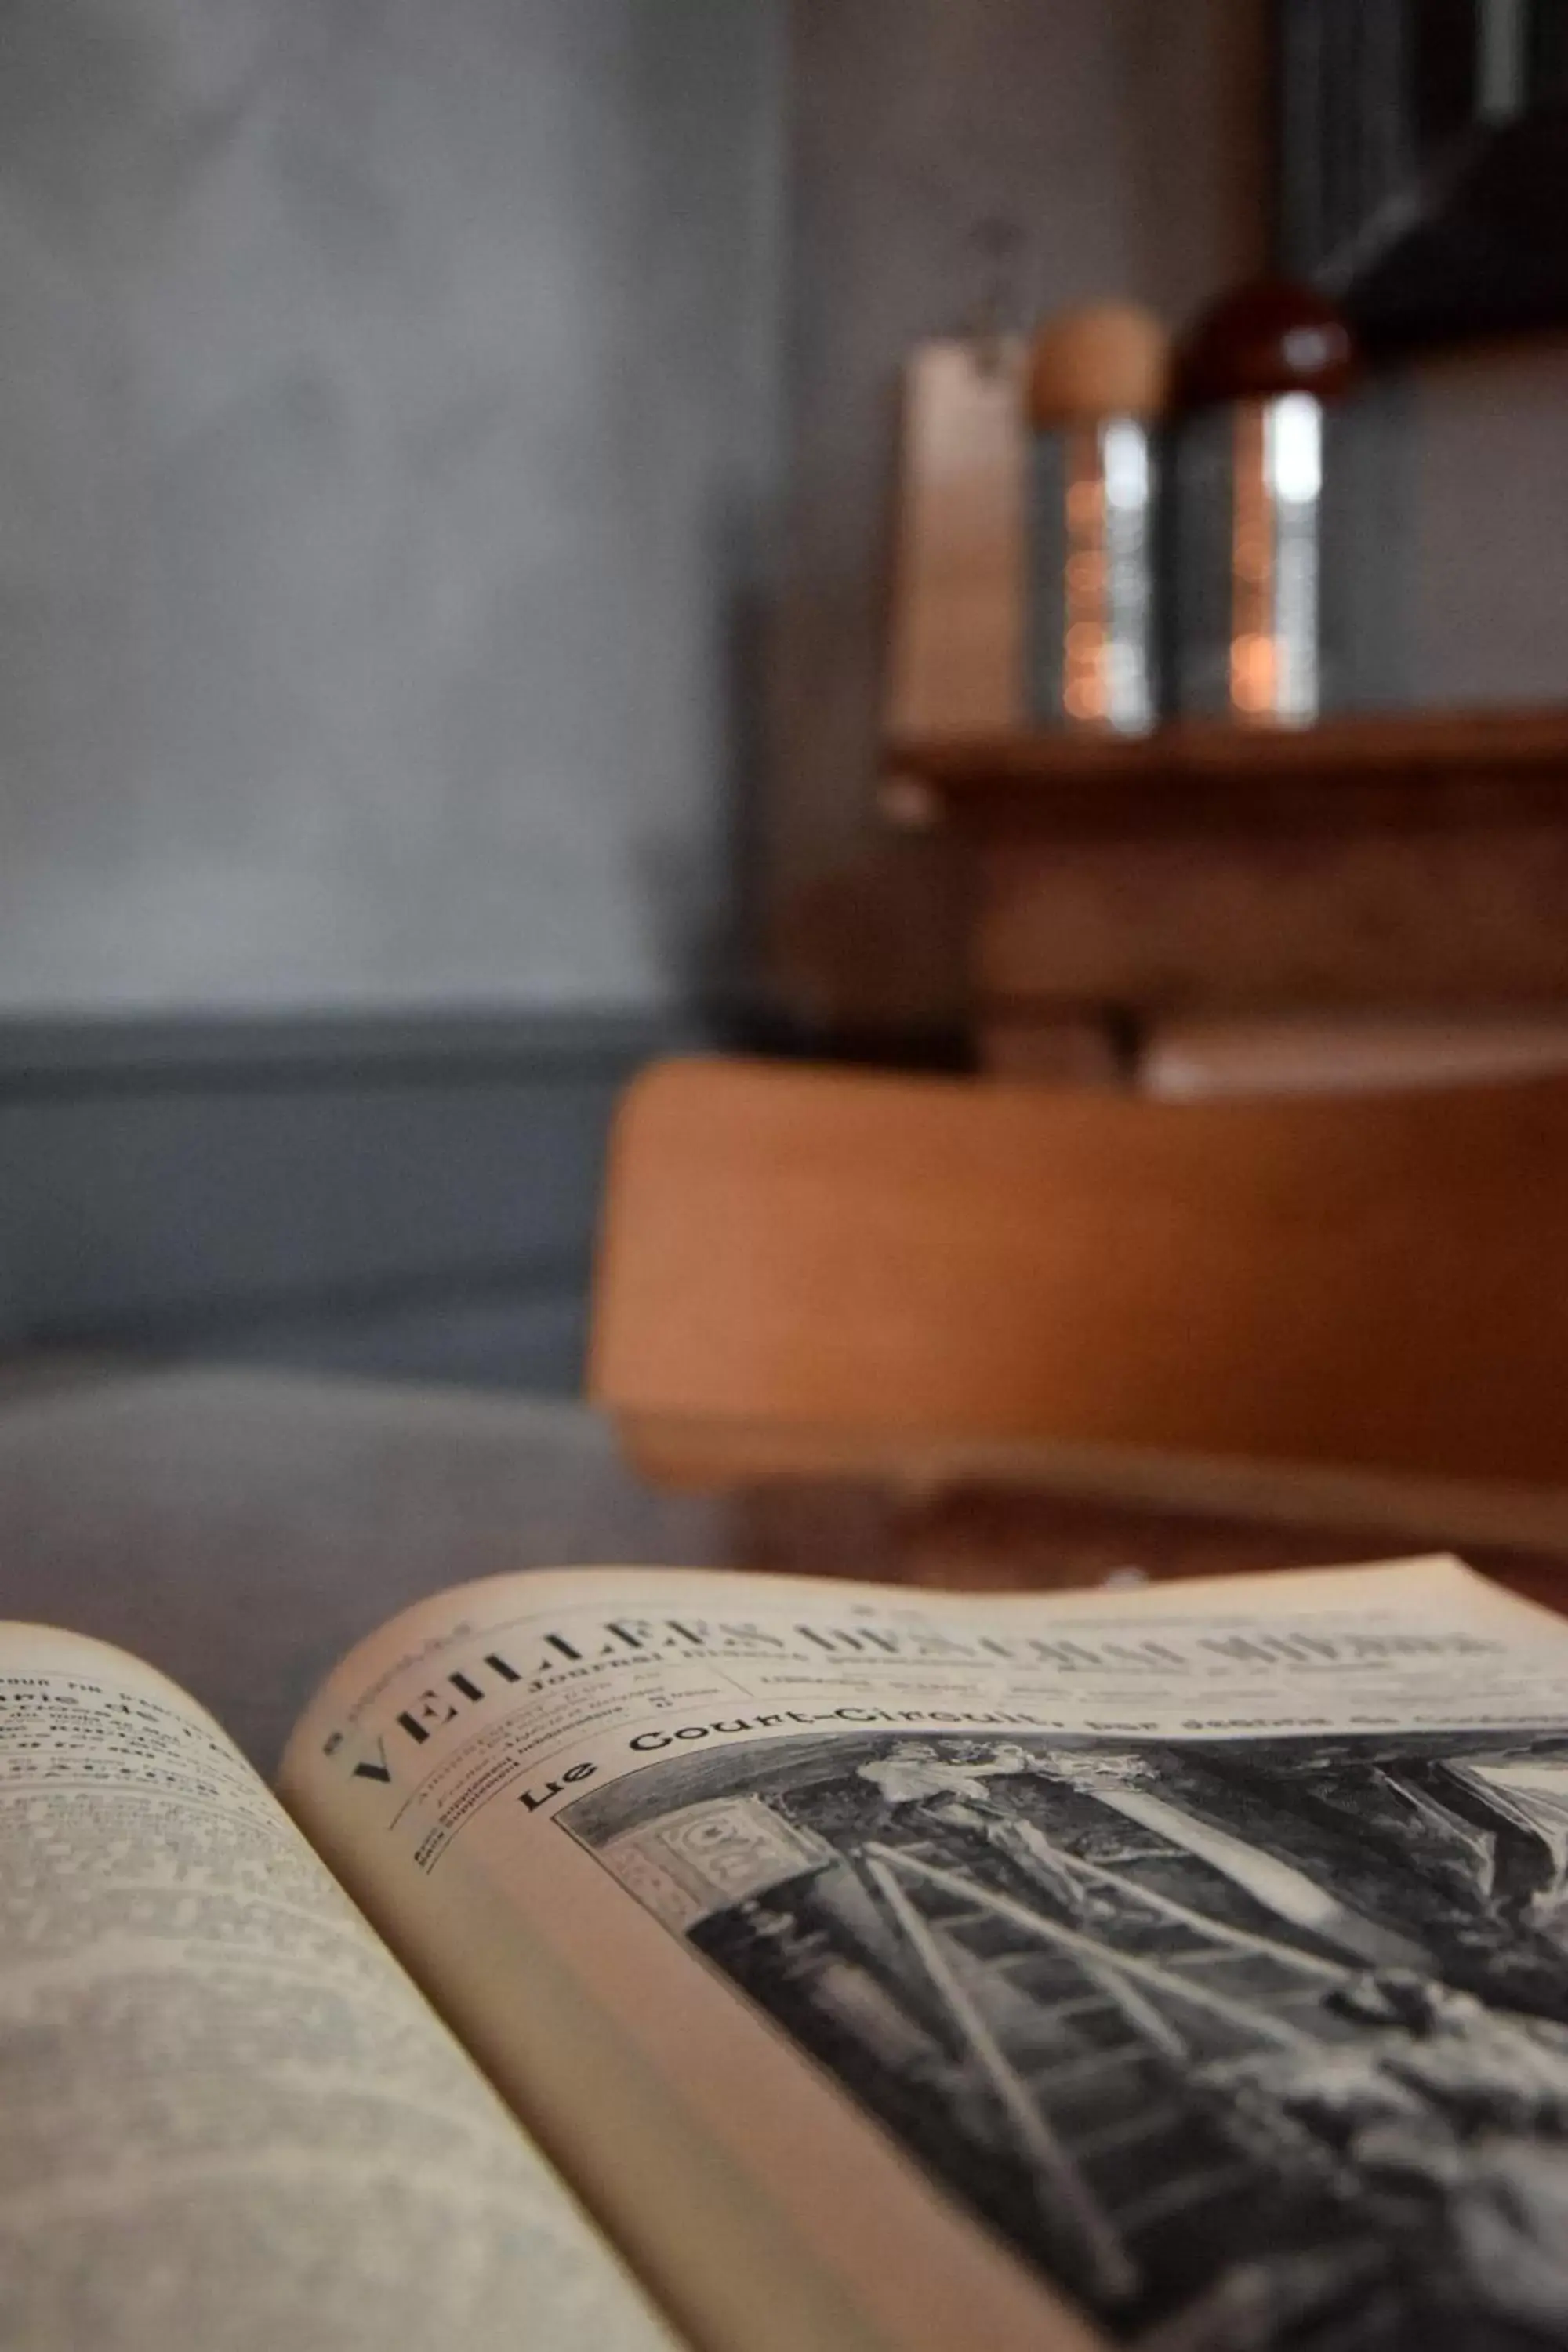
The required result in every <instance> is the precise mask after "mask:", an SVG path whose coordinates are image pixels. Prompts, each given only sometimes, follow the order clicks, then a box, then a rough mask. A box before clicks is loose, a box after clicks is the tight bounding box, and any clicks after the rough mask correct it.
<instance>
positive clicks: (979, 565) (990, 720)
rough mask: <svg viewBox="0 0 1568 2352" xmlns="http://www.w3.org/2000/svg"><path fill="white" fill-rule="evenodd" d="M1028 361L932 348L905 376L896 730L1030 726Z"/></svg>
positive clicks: (1011, 343) (894, 627) (891, 698)
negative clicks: (1026, 687)
mask: <svg viewBox="0 0 1568 2352" xmlns="http://www.w3.org/2000/svg"><path fill="white" fill-rule="evenodd" d="M1025 367H1026V352H1025V348H1024V346H1023V344H1022V343H1021V342H1020V341H1018V340H1017V339H1016V337H1007V338H1005V339H1001V340H998V341H996V342H995V343H994V344H992V345H989V346H986V347H982V346H981V345H980V344H978V343H973V342H961V341H946V342H936V343H924V344H922V345H921V347H920V349H919V350H918V351H916V352H913V353H912V354H911V355H910V360H909V362H908V363H907V365H906V367H905V371H904V416H903V434H902V443H901V448H900V466H899V512H898V527H897V548H896V556H895V562H894V569H893V602H892V611H891V613H890V614H889V678H888V724H889V728H891V729H892V730H894V731H895V732H902V731H906V730H907V731H909V732H910V733H921V732H924V731H926V730H929V731H930V732H931V734H932V735H934V736H936V737H938V738H940V737H941V736H942V735H943V734H949V733H951V734H961V733H963V732H964V731H965V730H973V729H974V728H977V727H980V728H984V727H994V728H1006V727H1010V726H1018V725H1021V724H1022V721H1023V717H1024V593H1025V588H1024V581H1025V564H1026V551H1025V534H1026V495H1027V494H1026V448H1027V427H1026V423H1025V414H1024V376H1025Z"/></svg>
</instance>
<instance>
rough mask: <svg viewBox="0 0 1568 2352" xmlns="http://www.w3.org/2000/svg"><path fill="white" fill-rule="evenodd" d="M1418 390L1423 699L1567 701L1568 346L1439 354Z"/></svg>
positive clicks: (1420, 372) (1411, 392)
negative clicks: (1439, 357)
mask: <svg viewBox="0 0 1568 2352" xmlns="http://www.w3.org/2000/svg"><path fill="white" fill-rule="evenodd" d="M1408 396H1409V400H1410V406H1411V415H1412V419H1413V425H1414V430H1413V435H1412V446H1413V453H1414V467H1413V479H1412V482H1411V485H1410V513H1409V518H1408V542H1409V545H1408V555H1409V576H1410V587H1409V596H1410V606H1411V610H1410V617H1409V642H1410V646H1411V660H1412V668H1413V685H1414V688H1415V696H1416V698H1417V699H1418V700H1420V701H1423V702H1456V703H1464V702H1468V703H1477V702H1561V701H1563V700H1564V699H1568V342H1565V341H1554V340H1547V341H1540V342H1528V343H1523V342H1521V343H1518V344H1514V345H1510V346H1507V347H1503V346H1494V347H1491V348H1478V349H1476V350H1474V351H1469V352H1454V353H1452V354H1451V355H1447V356H1445V357H1444V358H1442V359H1436V360H1429V361H1427V362H1425V363H1424V364H1423V365H1421V366H1420V367H1418V368H1416V369H1415V370H1414V371H1413V372H1412V374H1411V379H1410V383H1409V386H1408Z"/></svg>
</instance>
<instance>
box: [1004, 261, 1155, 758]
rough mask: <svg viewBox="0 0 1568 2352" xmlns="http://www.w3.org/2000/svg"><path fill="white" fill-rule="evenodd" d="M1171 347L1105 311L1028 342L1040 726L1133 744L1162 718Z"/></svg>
mask: <svg viewBox="0 0 1568 2352" xmlns="http://www.w3.org/2000/svg"><path fill="white" fill-rule="evenodd" d="M1169 377H1170V343H1169V338H1168V337H1167V335H1166V333H1165V330H1164V329H1163V327H1162V326H1161V324H1160V322H1159V320H1157V319H1155V318H1153V317H1152V315H1151V314H1150V313H1149V312H1148V311H1147V310H1140V309H1139V308H1138V307H1137V306H1136V305H1135V304H1133V303H1129V302H1100V303H1095V304H1092V305H1090V306H1089V307H1088V308H1086V309H1083V310H1068V311H1064V312H1063V313H1061V314H1060V315H1059V316H1058V317H1057V318H1055V319H1053V320H1049V321H1048V322H1047V325H1046V326H1045V327H1044V328H1042V329H1041V331H1040V332H1039V334H1038V335H1037V337H1036V340H1035V345H1034V350H1033V353H1032V356H1031V364H1030V373H1029V412H1030V424H1031V426H1032V429H1033V441H1032V452H1033V455H1032V485H1031V505H1030V565H1029V572H1030V592H1029V628H1028V635H1029V677H1030V688H1031V693H1030V699H1031V707H1032V715H1033V717H1034V719H1035V720H1036V722H1037V724H1040V725H1047V726H1063V727H1069V728H1087V729H1090V730H1109V731H1111V732H1115V733H1124V734H1138V733H1141V732H1142V730H1144V729H1146V728H1148V727H1150V726H1152V723H1153V721H1154V719H1155V716H1156V714H1157V706H1158V680H1157V677H1156V658H1155V642H1156V640H1155V612H1154V597H1155V580H1154V562H1155V549H1154V524H1155V516H1156V512H1157V500H1158V481H1157V450H1156V446H1155V442H1154V437H1153V425H1154V422H1155V420H1156V419H1157V418H1158V417H1159V415H1161V413H1162V411H1163V408H1164V405H1165V398H1166V388H1167V385H1168V383H1169Z"/></svg>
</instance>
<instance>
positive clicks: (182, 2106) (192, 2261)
mask: <svg viewBox="0 0 1568 2352" xmlns="http://www.w3.org/2000/svg"><path fill="white" fill-rule="evenodd" d="M437 2343H440V2344H450V2345H461V2346H462V2347H464V2352H502V2347H506V2352H517V2347H529V2346H533V2347H541V2352H555V2347H564V2346H567V2345H573V2346H575V2345H579V2344H580V2345H583V2346H590V2345H591V2346H594V2347H601V2346H602V2347H606V2352H670V2347H671V2339H670V2338H669V2336H668V2335H667V2334H666V2332H665V2329H664V2327H663V2326H662V2325H661V2323H660V2322H659V2321H658V2320H657V2319H656V2318H655V2317H654V2315H652V2313H651V2311H650V2310H649V2308H648V2306H647V2304H646V2302H645V2301H644V2298H643V2296H642V2294H641V2293H640V2291H639V2290H638V2289H637V2287H635V2286H634V2285H633V2284H632V2283H631V2281H630V2280H629V2279H628V2278H627V2276H626V2273H625V2272H624V2271H623V2270H622V2268H621V2266H620V2264H619V2263H618V2262H617V2261H616V2259H615V2258H614V2257H613V2256H612V2255H611V2254H610V2252H608V2250H607V2248H606V2247H605V2245H604V2243H603V2242H602V2241H601V2240H600V2239H599V2238H598V2236H597V2234H596V2233H595V2231H594V2230H593V2229H592V2227H591V2225H590V2224H589V2223H588V2222H587V2221H586V2220H585V2218H584V2216H583V2215H582V2213H581V2212H580V2210H578V2208H577V2207H576V2206H575V2204H574V2202H573V2200H571V2199H570V2198H569V2197H568V2196H567V2194H566V2193H565V2192H564V2190H563V2189H562V2187H561V2185H560V2183H559V2182H558V2181H557V2180H556V2179H555V2178H554V2176H553V2175H552V2173H551V2172H550V2171H549V2170H548V2169H547V2168H545V2166H544V2164H543V2162H542V2159H541V2158H540V2157H539V2156H538V2155H537V2153H536V2152H535V2151H534V2150H533V2149H532V2148H531V2147H530V2146H529V2145H528V2143H527V2142H526V2141H525V2140H524V2138H523V2137H522V2136H521V2133H520V2132H519V2130H518V2128H517V2126H516V2125H515V2123H514V2122H513V2120H512V2118H511V2117H510V2116H509V2115H508V2114H507V2112H506V2110H505V2109H504V2107H503V2106H502V2105H501V2104H500V2101H499V2100H498V2099H497V2098H496V2096H495V2095H494V2094H493V2093H492V2092H491V2091H490V2090H489V2086H488V2085H487V2084H485V2083H484V2082H483V2081H482V2080H481V2078H480V2077H479V2074H477V2073H476V2072H475V2070H474V2068H473V2066H472V2064H471V2063H470V2062H469V2061H468V2059H467V2058H466V2057H465V2056H464V2054H463V2053H462V2052H461V2051H460V2050H459V2049H458V2046H457V2044H456V2043H455V2042H453V2041H452V2039H451V2037H450V2035H449V2033H448V2032H447V2030H446V2028H445V2027H444V2026H442V2025H441V2023H440V2022H439V2021H438V2020H437V2018H436V2017H435V2016H434V2015H433V2014H432V2012H431V2011H430V2010H429V2008H428V2007H427V2005H426V2003H425V2001H424V2000H423V1999H422V1998H421V1996H420V1995H419V1994H418V1993H417V1992H416V1990H415V1988H414V1987H413V1985H412V1984H411V1983H410V1982H409V1981H408V1979H407V1978H406V1977H405V1975H404V1974H403V1972H402V1970H401V1969H399V1968H397V1967H396V1965H395V1963H394V1961H393V1960H392V1959H391V1958H390V1956H389V1955H388V1954H387V1953H386V1951H385V1950H384V1948H383V1947H382V1946H381V1945H380V1943H379V1942H378V1941H377V1939H376V1938H375V1937H374V1935H373V1934H372V1932H371V1931H370V1929H369V1928H368V1927H366V1925H365V1923H364V1921H363V1918H362V1917H361V1916H360V1915H359V1914H358V1913H357V1912H356V1911H355V1909H354V1907H353V1905H352V1904H351V1903H349V1901H348V1900H347V1899H346V1897H345V1896H344V1895H343V1894H342V1891H341V1890H340V1889H339V1888H338V1887H337V1886H336V1885H334V1884H333V1882H332V1880H331V1877H330V1876H329V1874H328V1873H327V1872H326V1870H325V1869H324V1868H323V1866H322V1865H321V1863H320V1862H319V1861H318V1860H317V1858H316V1856H315V1855H314V1854H313V1853H311V1852H310V1848H309V1847H308V1846H307V1845H306V1844H305V1843H304V1841H303V1840H302V1839H301V1837H300V1833H299V1832H298V1831H297V1830H296V1829H295V1827H294V1826H293V1824H292V1823H291V1822H289V1819H288V1817H287V1815H286V1814H285V1813H284V1812H283V1811H282V1809H281V1808H280V1807H279V1804H278V1802H277V1801H276V1799H275V1798H273V1797H272V1796H271V1795H270V1793H269V1792H268V1790H267V1789H266V1788H265V1787H264V1786H263V1784H262V1783H261V1781H260V1780H258V1778H257V1777H256V1775H255V1774H254V1773H253V1772H252V1771H251V1769H250V1768H249V1766H248V1765H247V1764H246V1763H245V1762H244V1760H243V1759H242V1758H241V1757H240V1756H239V1754H238V1752H237V1750H236V1749H235V1748H233V1747H232V1745H231V1744H230V1742H229V1741H228V1740H227V1738H226V1737H225V1736H224V1734H223V1733H222V1732H221V1731H220V1730H219V1728H218V1727H217V1726H216V1724H214V1723H213V1722H212V1721H211V1720H210V1718H208V1717H206V1716H205V1715H204V1714H203V1712H202V1711H201V1710H200V1709H199V1708H198V1707H197V1706H195V1703H194V1702H193V1701H191V1700H189V1699H188V1698H186V1697H185V1696H184V1695H183V1694H182V1693H181V1692H179V1691H178V1690H176V1689H175V1688H174V1685H172V1684H170V1683H167V1682H165V1681H164V1680H163V1677H162V1676H160V1675H155V1674H153V1672H152V1670H151V1669H150V1668H147V1667H144V1666H142V1665H140V1664H137V1663H136V1662H135V1661H134V1660H133V1659H131V1658H129V1657H126V1656H124V1655H122V1654H120V1653H119V1652H117V1651H114V1650H110V1649H108V1648H106V1647H104V1646H102V1645H101V1644H100V1643H92V1642H87V1641H82V1640H79V1639H78V1638H77V1637H75V1636H72V1635H68V1634H63V1633H47V1632H45V1631H43V1630H41V1629H38V1628H35V1627H30V1626H16V1625H8V1626H0V2344H5V2345H15V2346H17V2347H21V2346H26V2347H27V2352H85V2347H92V2352H166V2348H167V2352H173V2347H201V2352H280V2347H289V2346H298V2347H310V2352H373V2347H374V2352H382V2347H385V2346H387V2345H394V2344H398V2345H401V2344H417V2345H427V2344H437Z"/></svg>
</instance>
